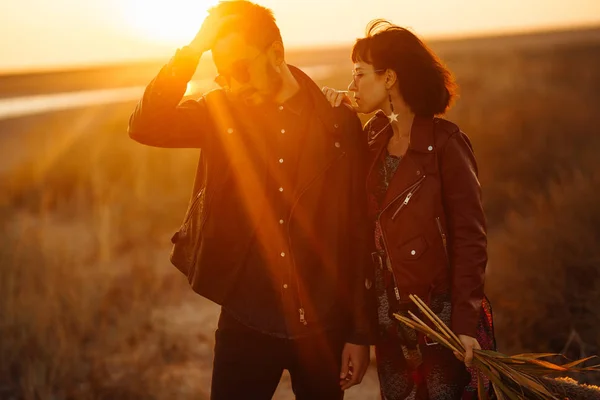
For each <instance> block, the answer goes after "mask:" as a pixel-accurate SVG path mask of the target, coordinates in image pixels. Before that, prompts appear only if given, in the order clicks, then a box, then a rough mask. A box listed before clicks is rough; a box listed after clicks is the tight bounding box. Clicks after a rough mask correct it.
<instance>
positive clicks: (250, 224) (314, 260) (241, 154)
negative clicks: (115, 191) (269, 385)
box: [129, 66, 374, 344]
mask: <svg viewBox="0 0 600 400" xmlns="http://www.w3.org/2000/svg"><path fill="white" fill-rule="evenodd" d="M290 68H291V69H292V72H293V74H294V76H295V78H296V79H297V80H298V82H299V83H300V85H301V87H303V88H306V89H308V93H309V97H310V102H311V104H312V107H313V112H315V113H316V114H317V115H318V119H314V118H313V120H314V121H317V123H314V124H312V125H314V126H309V127H308V129H307V131H306V134H307V135H309V137H308V138H307V140H306V141H305V142H306V144H305V145H304V147H303V148H302V150H301V154H300V161H299V169H298V175H297V176H298V178H297V179H298V187H299V189H298V190H297V192H296V193H295V194H294V196H295V201H294V206H293V208H292V211H291V215H290V216H289V217H288V220H289V223H288V238H290V241H291V238H292V237H293V238H295V239H294V241H293V242H292V243H290V248H291V253H292V254H290V256H291V260H292V263H293V271H292V273H293V274H295V276H296V277H297V278H298V282H299V285H298V294H299V298H300V301H301V307H302V308H303V309H304V314H305V319H306V322H307V323H308V324H319V323H323V322H324V321H320V319H321V318H320V317H321V316H324V315H327V314H328V313H329V314H331V310H332V308H334V307H337V308H339V312H340V314H341V315H344V316H346V318H345V319H346V321H347V322H346V329H347V330H348V341H349V342H353V343H357V344H367V343H371V342H372V340H373V338H372V336H373V326H374V293H373V292H374V291H373V290H371V284H370V282H371V279H372V278H371V273H372V268H371V262H370V252H371V248H372V243H373V240H372V235H371V227H370V223H369V220H368V216H367V207H366V195H365V192H364V182H365V171H366V155H367V142H366V137H365V136H364V135H363V131H362V129H361V125H360V121H359V119H358V118H357V117H356V115H354V114H353V113H352V112H351V111H350V110H347V109H345V108H337V109H334V108H332V107H331V106H330V105H329V104H328V102H327V101H326V99H325V97H324V96H323V95H322V93H321V91H320V90H319V88H318V87H317V86H316V85H315V83H314V82H313V81H312V80H311V79H310V78H309V77H308V76H306V75H305V74H304V73H302V72H301V71H300V70H298V69H297V68H294V67H290ZM192 72H193V71H192ZM186 83H187V79H181V78H178V77H176V76H173V73H172V71H171V70H170V68H169V66H167V67H165V68H164V69H163V70H162V71H161V72H160V73H159V75H158V76H157V78H155V80H154V81H153V82H151V83H150V85H149V86H148V87H147V89H146V92H145V94H144V97H143V99H142V100H141V102H140V103H139V104H138V106H137V108H136V110H135V112H134V113H133V115H132V116H131V119H130V123H129V135H130V137H131V138H133V139H134V140H136V141H138V142H140V143H142V144H146V145H150V146H157V147H173V148H175V147H179V148H182V147H188V148H201V149H202V150H201V156H200V160H199V163H198V170H197V174H196V180H195V184H194V191H193V196H192V199H191V201H190V204H189V207H188V211H187V213H186V216H185V219H184V222H183V224H182V226H181V228H180V230H179V232H177V233H176V234H175V235H174V237H173V243H174V247H173V251H172V255H171V261H172V262H173V264H175V265H176V266H177V267H178V268H179V269H180V270H181V271H182V272H183V273H184V274H185V275H186V276H187V277H188V280H189V282H190V284H191V286H192V288H193V289H194V290H195V291H196V292H197V293H198V294H200V295H202V296H204V297H206V298H208V299H210V300H212V301H214V302H216V303H218V304H226V303H227V300H228V298H229V297H230V296H235V293H233V292H232V288H234V287H235V284H236V280H237V279H238V277H239V274H238V271H239V268H240V267H241V265H242V264H243V261H244V257H245V254H246V253H247V250H248V246H249V245H250V243H251V240H252V237H253V235H254V233H255V230H256V227H257V226H258V225H259V224H261V223H262V221H264V218H265V213H268V210H266V207H265V201H264V200H265V196H264V190H265V189H264V188H265V178H266V177H265V174H266V166H265V165H262V163H261V162H257V161H256V160H257V159H264V157H256V155H257V154H260V152H264V151H266V150H265V149H264V148H263V146H261V145H258V144H257V143H258V141H255V140H253V138H256V137H257V136H256V135H260V134H261V133H262V132H260V128H259V127H257V126H256V124H254V123H253V122H254V121H253V116H252V115H251V113H249V112H248V107H246V106H245V105H244V104H242V103H240V102H239V101H237V100H236V99H235V98H233V97H231V96H230V95H229V94H228V93H226V92H224V91H222V90H215V91H212V92H209V93H208V94H206V95H205V96H204V97H202V98H201V99H200V100H198V101H196V100H189V101H186V102H183V103H181V104H179V103H180V101H181V98H182V96H183V93H184V92H185V86H186ZM314 271H319V273H314Z"/></svg>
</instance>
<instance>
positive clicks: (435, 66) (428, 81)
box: [352, 19, 456, 117]
mask: <svg viewBox="0 0 600 400" xmlns="http://www.w3.org/2000/svg"><path fill="white" fill-rule="evenodd" d="M352 61H353V62H359V61H363V62H366V63H368V64H371V65H373V67H374V68H375V69H376V70H380V69H381V70H386V69H391V70H394V71H395V72H396V76H397V80H398V86H399V88H400V94H401V95H402V97H403V98H404V101H405V102H406V104H407V105H408V106H409V107H410V108H411V110H412V111H413V112H414V113H415V115H417V116H422V117H433V116H434V115H438V114H443V113H444V112H446V110H447V109H448V108H449V107H450V104H451V102H452V100H453V98H454V96H455V94H456V93H455V91H456V84H455V83H454V79H453V77H452V74H451V73H450V71H449V70H448V69H446V68H445V67H444V66H443V65H442V62H441V61H440V59H439V58H438V57H437V56H436V55H435V54H434V53H433V52H432V51H431V50H430V49H429V48H428V47H427V46H426V45H425V43H423V42H422V41H421V40H420V39H419V38H418V37H417V36H415V35H414V34H413V33H412V32H410V31H409V30H407V29H405V28H402V27H399V26H396V25H393V24H392V23H390V22H388V21H385V20H381V19H378V20H374V21H371V22H370V23H369V24H368V25H367V36H366V37H365V38H362V39H358V40H357V41H356V43H355V44H354V48H353V49H352Z"/></svg>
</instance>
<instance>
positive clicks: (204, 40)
mask: <svg viewBox="0 0 600 400" xmlns="http://www.w3.org/2000/svg"><path fill="white" fill-rule="evenodd" d="M237 18H238V17H235V16H228V17H225V18H220V17H218V16H216V15H209V16H208V17H206V19H205V20H204V22H203V23H202V27H201V28H200V30H199V31H198V33H197V34H196V37H195V38H194V39H193V40H192V41H191V42H190V44H189V45H188V47H189V48H190V49H192V50H193V51H194V52H195V53H197V54H199V55H200V54H203V53H205V52H207V51H208V50H210V49H211V48H212V47H213V45H214V44H215V41H216V40H217V35H218V34H219V31H220V30H221V28H222V27H223V25H225V24H227V23H229V22H232V21H233V20H235V19H237Z"/></svg>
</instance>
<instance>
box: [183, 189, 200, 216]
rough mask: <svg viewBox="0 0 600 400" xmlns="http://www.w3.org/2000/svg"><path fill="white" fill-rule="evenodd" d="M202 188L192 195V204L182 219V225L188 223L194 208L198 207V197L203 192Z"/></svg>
mask: <svg viewBox="0 0 600 400" xmlns="http://www.w3.org/2000/svg"><path fill="white" fill-rule="evenodd" d="M204 189H205V188H202V189H200V190H199V191H198V194H196V196H195V197H194V200H193V202H192V205H191V206H190V209H189V211H188V214H187V216H186V217H185V221H183V225H185V224H187V223H188V221H189V220H190V218H192V215H193V214H194V211H196V208H198V204H200V197H201V196H202V193H204Z"/></svg>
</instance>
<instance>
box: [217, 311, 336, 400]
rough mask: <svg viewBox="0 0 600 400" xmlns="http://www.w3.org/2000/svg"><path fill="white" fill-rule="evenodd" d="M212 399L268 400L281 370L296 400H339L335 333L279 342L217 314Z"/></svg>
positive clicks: (274, 338)
mask: <svg viewBox="0 0 600 400" xmlns="http://www.w3.org/2000/svg"><path fill="white" fill-rule="evenodd" d="M215 339H216V341H215V358H214V364H213V376H212V385H211V386H212V387H211V397H210V398H211V400H238V399H240V400H241V399H244V400H268V399H271V398H272V397H273V394H274V393H275V390H276V388H277V385H278V384H279V380H280V379H281V375H282V374H283V370H284V369H287V370H288V371H289V373H290V377H291V379H292V389H293V391H294V394H295V395H296V399H297V400H321V399H322V400H341V399H343V397H344V394H343V392H342V390H341V389H340V383H339V382H340V369H341V357H342V349H343V347H344V340H343V338H342V335H341V334H340V333H337V332H335V333H332V332H328V333H323V334H318V335H315V336H310V337H307V338H301V339H293V340H290V339H281V338H277V337H273V336H269V335H266V334H263V333H260V332H258V331H256V330H254V329H250V328H247V327H246V326H244V325H242V324H240V323H239V322H237V321H235V320H232V317H230V316H228V315H227V314H224V313H222V314H221V317H220V318H219V326H218V328H217V332H216V335H215Z"/></svg>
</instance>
